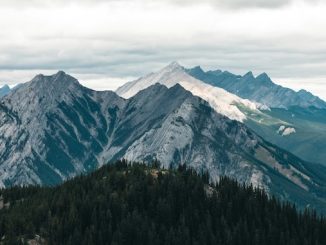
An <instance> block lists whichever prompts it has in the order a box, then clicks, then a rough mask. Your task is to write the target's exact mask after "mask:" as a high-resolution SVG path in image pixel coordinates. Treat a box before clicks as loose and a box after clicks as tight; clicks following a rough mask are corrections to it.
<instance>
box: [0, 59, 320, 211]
mask: <svg viewBox="0 0 326 245" xmlns="http://www.w3.org/2000/svg"><path fill="white" fill-rule="evenodd" d="M269 113H271V109H270V108H269V107H267V106H266V105H264V104H262V103H260V102H252V101H250V100H248V99H244V98H241V97H239V96H237V95H235V94H232V93H230V92H227V91H226V90H224V89H222V88H219V87H216V86H212V85H211V84H207V83H205V82H203V81H201V80H198V79H196V78H195V77H193V76H191V75H189V72H188V71H187V70H186V69H185V68H183V67H181V66H180V65H178V64H177V63H172V64H170V65H169V66H167V67H165V68H163V69H162V70H161V71H159V72H157V73H151V74H149V75H147V76H144V77H142V78H140V79H138V80H136V81H133V82H130V83H127V84H125V85H124V86H122V87H121V88H119V89H118V90H117V91H116V93H115V92H112V91H102V92H100V91H94V90H91V89H88V88H86V87H83V86H82V85H80V84H79V82H78V81H77V79H75V78H73V77H71V76H69V75H67V74H65V73H64V72H62V71H60V72H58V73H56V74H54V75H52V76H44V75H38V76H36V77H35V78H34V79H32V81H30V82H28V83H25V84H23V85H21V86H19V87H18V88H17V89H15V90H13V91H12V92H10V93H9V94H8V95H7V96H5V97H3V98H2V99H1V102H0V185H1V186H2V187H8V186H13V185H27V184H33V185H35V184H40V185H55V184H58V183H61V182H62V181H64V180H66V179H69V178H71V177H73V176H75V175H79V174H82V173H87V172H90V171H93V170H95V169H97V168H98V167H99V166H102V165H104V164H107V163H109V162H112V161H114V160H116V159H121V158H125V159H128V160H131V161H145V162H150V161H152V160H158V161H159V162H160V163H161V165H162V167H165V168H169V167H176V166H178V165H180V164H186V165H187V166H190V167H191V168H193V169H195V170H196V171H198V172H202V171H208V172H209V174H210V179H211V181H216V180H218V179H219V177H220V176H222V175H227V176H229V177H232V178H236V179H237V180H239V181H241V182H244V183H247V184H250V183H251V184H253V185H254V186H256V187H262V188H264V189H265V190H266V191H267V192H269V193H273V194H275V195H277V196H278V197H280V198H282V199H285V200H291V201H294V202H296V203H297V204H298V205H299V206H301V207H305V206H307V205H310V206H312V207H315V208H317V209H318V210H321V211H326V210H324V208H325V207H326V197H325V188H326V171H325V170H326V168H325V167H323V166H322V165H319V164H312V163H309V162H307V161H304V160H301V159H300V158H298V157H296V156H295V155H293V154H291V153H290V152H288V151H286V150H283V149H281V148H279V147H278V146H276V145H274V144H271V143H269V142H268V140H266V138H262V137H261V136H260V135H259V134H257V133H256V131H255V130H253V129H252V128H254V127H252V128H250V127H248V126H247V125H246V122H248V121H250V120H252V119H251V118H252V117H253V116H250V115H260V116H262V117H267V116H270V115H269ZM248 115H249V116H250V117H249V116H248ZM288 131H291V130H288V129H287V128H284V129H283V130H280V131H279V134H280V133H281V134H286V132H288ZM284 132H285V133H284ZM290 136H291V135H290Z"/></svg>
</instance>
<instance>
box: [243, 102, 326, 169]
mask: <svg viewBox="0 0 326 245" xmlns="http://www.w3.org/2000/svg"><path fill="white" fill-rule="evenodd" d="M243 112H244V113H245V114H246V115H247V118H248V120H246V121H245V122H244V123H245V124H246V125H247V126H248V127H250V128H251V129H253V130H254V131H255V132H256V133H258V134H259V135H261V136H262V137H263V138H264V139H266V140H268V141H269V142H271V143H273V144H276V145H278V146H279V147H282V148H284V149H286V150H288V151H290V152H292V153H294V154H295V155H297V156H299V157H300V158H302V159H304V160H307V161H310V162H317V163H320V164H323V165H326V160H325V159H326V123H325V122H326V110H325V109H317V108H315V107H310V108H302V107H290V108H288V109H282V108H271V109H270V110H269V111H265V115H264V116H262V115H258V114H255V113H252V112H248V113H246V112H245V110H243ZM283 128H284V130H283V131H282V129H283ZM280 129H281V130H280Z"/></svg>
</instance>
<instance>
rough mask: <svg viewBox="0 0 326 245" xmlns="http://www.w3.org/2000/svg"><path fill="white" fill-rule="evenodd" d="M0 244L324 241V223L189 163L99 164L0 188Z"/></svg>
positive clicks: (320, 244) (292, 244)
mask: <svg viewBox="0 0 326 245" xmlns="http://www.w3.org/2000/svg"><path fill="white" fill-rule="evenodd" d="M0 193H1V194H0V195H1V196H2V198H3V202H4V203H7V204H9V203H10V204H9V208H2V209H1V210H0V244H24V243H28V242H31V241H34V242H37V243H36V244H42V243H44V244H126V245H133V244H135V245H136V244H140V245H156V244H157V245H159V244H161V245H165V244H175V245H178V244H182V245H188V244H193V245H203V244H212V245H213V244H214V245H215V244H223V245H237V244H239V245H246V244H257V245H269V244H271V245H276V244H289V245H299V244H303V245H324V244H326V221H325V219H324V218H321V217H319V216H318V215H317V214H316V213H315V212H311V211H305V212H298V211H297V210H296V208H295V207H294V206H293V205H292V204H290V203H281V202H279V201H278V200H277V199H275V198H274V197H271V198H269V197H268V196H267V195H266V193H265V192H264V191H263V190H259V189H255V188H253V187H252V186H244V185H240V184H239V183H237V182H236V181H234V180H231V179H228V178H222V179H221V180H220V181H219V182H218V183H217V184H216V185H209V183H208V175H207V174H204V175H198V174H196V173H195V172H194V171H192V170H190V169H186V168H184V167H180V168H179V169H178V170H162V169H158V168H157V166H156V165H155V166H150V167H149V166H145V165H141V164H133V165H132V166H131V165H128V163H127V162H126V161H119V162H117V163H116V164H113V165H108V166H104V167H102V168H101V169H99V170H98V171H96V172H94V173H92V174H90V175H87V176H80V177H77V178H74V179H73V180H70V181H68V182H66V183H64V184H62V185H61V186H57V187H51V188H50V187H46V188H41V187H25V188H18V187H15V188H11V189H5V190H1V191H0Z"/></svg>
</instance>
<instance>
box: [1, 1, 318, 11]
mask: <svg viewBox="0 0 326 245" xmlns="http://www.w3.org/2000/svg"><path fill="white" fill-rule="evenodd" d="M321 1H322V0H249V1H248V0H201V1H197V0H29V1H25V0H3V1H1V3H0V6H1V5H2V6H12V7H15V8H25V7H49V6H55V5H59V6H62V5H69V4H72V3H73V4H78V5H80V4H90V5H96V4H99V3H111V2H133V3H138V4H156V3H169V4H178V5H181V6H187V5H200V4H209V5H211V6H214V7H222V8H223V7H224V8H233V9H243V8H278V7H282V6H286V5H288V4H290V3H293V2H306V3H311V4H314V3H317V2H321Z"/></svg>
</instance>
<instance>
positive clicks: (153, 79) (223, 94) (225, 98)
mask: <svg viewBox="0 0 326 245" xmlns="http://www.w3.org/2000/svg"><path fill="white" fill-rule="evenodd" d="M155 83H160V84H163V85H165V86H167V87H168V88H170V87H172V86H174V85H175V84H177V83H179V84H180V85H181V86H182V87H184V88H185V89H186V90H188V91H190V92H191V93H192V94H193V95H196V96H198V97H201V98H202V99H204V100H206V101H207V102H208V103H209V104H210V106H211V107H212V108H213V109H215V110H216V111H217V112H218V113H220V114H222V115H225V116H227V117H229V118H230V119H233V120H237V121H240V122H243V120H245V119H246V116H245V114H244V113H243V112H241V111H240V110H239V108H238V107H237V106H238V105H239V104H241V105H242V106H244V107H246V108H248V109H249V110H258V108H259V105H258V104H256V103H253V102H251V101H249V100H246V99H242V98H240V97H238V96H236V95H234V94H231V93H229V92H227V91H225V90H224V89H222V88H218V87H214V86H211V85H209V84H206V83H204V82H202V81H200V80H197V79H196V78H194V77H192V76H190V75H189V74H188V73H187V72H186V71H185V69H184V68H183V67H182V66H181V65H179V64H178V63H176V62H172V63H171V64H169V65H168V66H166V67H164V68H163V69H162V70H160V71H158V72H156V73H151V74H148V75H146V76H144V77H142V78H139V79H138V80H135V81H133V82H129V83H127V84H125V85H123V86H122V87H120V88H118V89H117V91H116V93H117V94H118V95H120V96H121V97H124V98H130V97H132V96H134V95H135V94H136V93H138V92H139V91H140V90H143V89H145V88H147V87H149V86H151V85H153V84H155Z"/></svg>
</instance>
